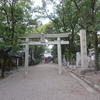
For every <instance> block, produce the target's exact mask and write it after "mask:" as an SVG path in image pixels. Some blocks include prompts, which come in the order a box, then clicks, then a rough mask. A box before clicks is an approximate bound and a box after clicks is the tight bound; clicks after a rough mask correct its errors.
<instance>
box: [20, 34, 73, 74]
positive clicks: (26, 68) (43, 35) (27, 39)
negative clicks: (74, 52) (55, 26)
mask: <svg viewBox="0 0 100 100" xmlns="http://www.w3.org/2000/svg"><path fill="white" fill-rule="evenodd" d="M69 34H71V33H62V34H30V35H27V36H24V37H19V38H20V39H26V41H25V43H23V44H21V45H25V46H26V47H25V48H26V49H25V74H28V54H29V45H46V44H53V45H55V44H56V45H57V47H58V66H59V71H58V72H59V74H61V73H62V55H61V44H69V41H63V40H62V41H61V39H60V38H64V37H68V35H69ZM34 38H40V39H41V41H39V42H33V41H29V39H34ZM45 38H57V40H56V41H49V42H45Z"/></svg>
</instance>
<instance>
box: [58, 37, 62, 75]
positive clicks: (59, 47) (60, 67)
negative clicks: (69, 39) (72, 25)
mask: <svg viewBox="0 0 100 100" xmlns="http://www.w3.org/2000/svg"><path fill="white" fill-rule="evenodd" d="M57 40H58V66H59V74H61V73H62V55H61V41H60V37H58V38H57Z"/></svg>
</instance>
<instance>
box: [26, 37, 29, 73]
mask: <svg viewBox="0 0 100 100" xmlns="http://www.w3.org/2000/svg"><path fill="white" fill-rule="evenodd" d="M28 41H29V39H28V38H26V48H25V74H28V53H29V45H28Z"/></svg>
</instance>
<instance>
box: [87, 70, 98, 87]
mask: <svg viewBox="0 0 100 100" xmlns="http://www.w3.org/2000/svg"><path fill="white" fill-rule="evenodd" d="M85 78H86V79H87V80H89V81H91V82H92V83H94V84H96V85H98V86H99V87H100V71H97V73H95V72H88V73H87V74H86V75H85Z"/></svg>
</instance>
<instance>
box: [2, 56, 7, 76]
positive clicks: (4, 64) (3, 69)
mask: <svg viewBox="0 0 100 100" xmlns="http://www.w3.org/2000/svg"><path fill="white" fill-rule="evenodd" d="M6 62H7V57H6V55H5V57H4V62H3V66H2V72H1V78H4V77H5V76H4V72H5V68H6Z"/></svg>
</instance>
